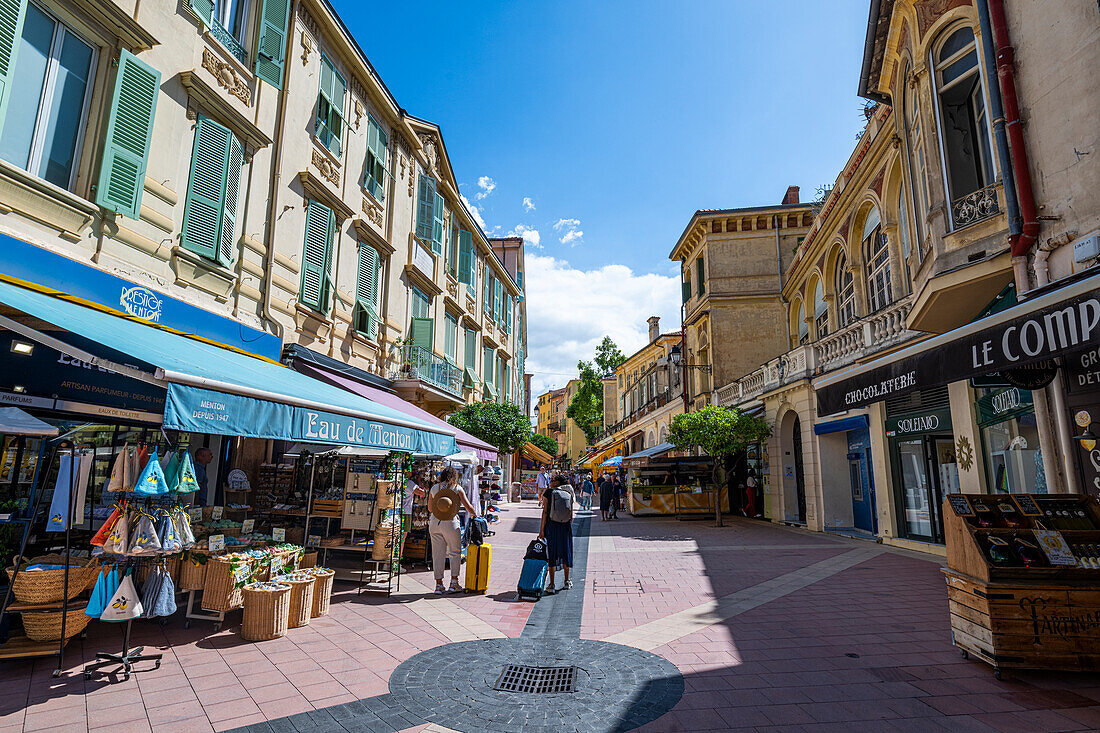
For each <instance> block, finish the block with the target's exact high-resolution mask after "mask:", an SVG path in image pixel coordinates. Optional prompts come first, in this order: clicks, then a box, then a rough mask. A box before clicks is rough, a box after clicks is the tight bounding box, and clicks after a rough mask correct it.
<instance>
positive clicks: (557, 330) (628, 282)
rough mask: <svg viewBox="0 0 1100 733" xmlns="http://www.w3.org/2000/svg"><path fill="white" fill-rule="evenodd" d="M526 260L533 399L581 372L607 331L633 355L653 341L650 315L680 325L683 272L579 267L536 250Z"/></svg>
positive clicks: (674, 327)
mask: <svg viewBox="0 0 1100 733" xmlns="http://www.w3.org/2000/svg"><path fill="white" fill-rule="evenodd" d="M525 262H526V269H527V271H526V273H525V275H524V286H525V288H526V290H527V346H528V352H529V355H528V358H527V364H526V367H527V371H529V372H531V373H533V374H534V377H533V379H532V385H531V390H532V397H538V395H540V394H542V393H543V392H545V391H546V390H547V389H550V388H557V387H562V386H564V385H565V383H566V382H568V381H569V379H570V378H571V377H572V376H576V373H577V362H578V361H579V360H581V359H591V358H592V357H593V355H594V354H595V352H596V346H597V345H598V344H599V343H600V341H601V340H603V337H604V336H605V335H607V336H610V337H611V339H612V340H613V341H614V342H615V343H616V344H618V346H619V348H620V349H621V350H622V352H623V354H625V355H627V356H629V355H630V354H632V353H634V352H635V351H637V350H638V349H640V348H641V347H642V346H644V345H645V344H646V343H647V342H648V340H649V324H648V323H646V319H647V318H649V317H650V316H659V317H660V318H661V331H662V332H664V333H667V332H669V331H678V330H679V329H680V278H679V275H678V274H677V275H675V276H671V277H670V276H666V275H660V274H652V273H651V274H638V273H635V272H634V271H632V270H631V269H630V268H629V267H627V266H625V265H619V264H614V265H604V266H603V267H600V268H597V269H594V270H580V269H577V268H574V267H573V266H571V265H570V264H569V263H568V262H567V261H565V260H562V259H559V258H556V257H551V256H546V255H541V254H535V253H531V252H529V253H528V254H527V255H526V257H525ZM662 269H664V268H662Z"/></svg>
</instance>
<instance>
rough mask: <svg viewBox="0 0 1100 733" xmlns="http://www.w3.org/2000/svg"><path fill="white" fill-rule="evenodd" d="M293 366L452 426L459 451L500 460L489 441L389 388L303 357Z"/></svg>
mask: <svg viewBox="0 0 1100 733" xmlns="http://www.w3.org/2000/svg"><path fill="white" fill-rule="evenodd" d="M293 368H294V369H295V370H297V371H299V372H301V373H302V374H305V375H306V376H307V377H312V378H313V379H318V380H321V381H322V382H327V383H329V384H331V385H333V386H336V387H339V388H341V389H346V390H347V391H348V392H352V393H353V394H357V395H359V396H360V397H366V398H367V399H368V400H371V401H372V402H376V403H378V404H380V405H386V406H387V407H392V408H393V409H395V410H399V411H401V412H402V413H404V414H406V415H411V416H413V417H415V418H417V419H420V420H423V421H424V422H426V423H428V424H432V425H438V426H440V427H444V428H448V429H450V430H453V431H454V434H455V441H456V442H457V443H458V448H459V450H464V449H465V450H471V451H473V452H474V453H476V454H477V457H478V458H480V459H481V460H483V461H495V460H497V450H496V448H494V447H493V446H491V445H489V444H488V443H486V442H485V441H484V440H481V439H479V438H475V437H474V436H472V435H470V434H469V433H467V432H466V431H464V430H459V429H458V428H456V427H455V426H453V425H450V424H449V423H447V422H446V421H445V420H440V419H439V418H438V417H436V416H435V415H433V414H431V413H430V412H428V411H427V410H422V409H421V408H419V407H417V406H416V405H414V404H412V403H411V402H406V401H405V400H403V399H401V398H400V397H398V396H397V395H395V394H392V393H390V392H386V391H385V390H382V389H378V388H377V387H373V386H371V385H369V384H365V383H363V382H360V381H359V380H357V379H353V378H351V377H349V376H345V375H343V374H337V373H336V372H333V371H330V370H328V369H324V368H323V367H317V366H314V365H313V364H309V363H307V362H304V361H301V360H300V359H295V360H294V366H293Z"/></svg>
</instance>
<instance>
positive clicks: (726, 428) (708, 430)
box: [668, 405, 772, 527]
mask: <svg viewBox="0 0 1100 733" xmlns="http://www.w3.org/2000/svg"><path fill="white" fill-rule="evenodd" d="M771 434H772V429H771V426H770V425H768V422H767V420H765V419H764V418H762V417H758V416H755V415H748V414H746V413H744V412H741V411H740V410H738V409H730V408H726V407H715V406H713V405H708V406H707V407H704V408H703V409H701V410H696V411H695V412H687V413H684V414H682V415H677V416H676V417H674V418H673V419H672V426H671V427H670V428H669V431H668V440H669V442H670V443H672V444H673V445H675V446H676V448H677V450H691V449H694V448H700V449H702V451H703V452H704V453H706V454H707V455H708V456H711V457H712V458H714V489H715V495H716V501H715V508H714V514H715V523H716V525H717V526H719V527H721V526H722V490H723V489H724V488H725V484H726V480H725V476H726V475H728V473H727V471H728V469H729V468H732V466H733V465H734V463H735V461H737V460H742V459H743V458H744V455H745V449H746V448H748V447H749V446H750V445H751V444H753V443H758V442H760V441H764V440H767V439H768V438H769V437H771Z"/></svg>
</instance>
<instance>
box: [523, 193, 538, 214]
mask: <svg viewBox="0 0 1100 733" xmlns="http://www.w3.org/2000/svg"><path fill="white" fill-rule="evenodd" d="M523 210H524V211H534V210H535V202H534V201H532V200H531V197H530V196H524V197H523Z"/></svg>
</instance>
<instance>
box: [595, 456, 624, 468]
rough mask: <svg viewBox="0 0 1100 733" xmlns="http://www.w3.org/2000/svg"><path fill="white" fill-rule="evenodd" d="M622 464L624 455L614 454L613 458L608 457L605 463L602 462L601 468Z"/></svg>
mask: <svg viewBox="0 0 1100 733" xmlns="http://www.w3.org/2000/svg"><path fill="white" fill-rule="evenodd" d="M621 465H623V457H622V456H613V457H611V458H608V459H607V460H606V461H604V462H603V463H601V464H600V468H612V467H614V466H621Z"/></svg>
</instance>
